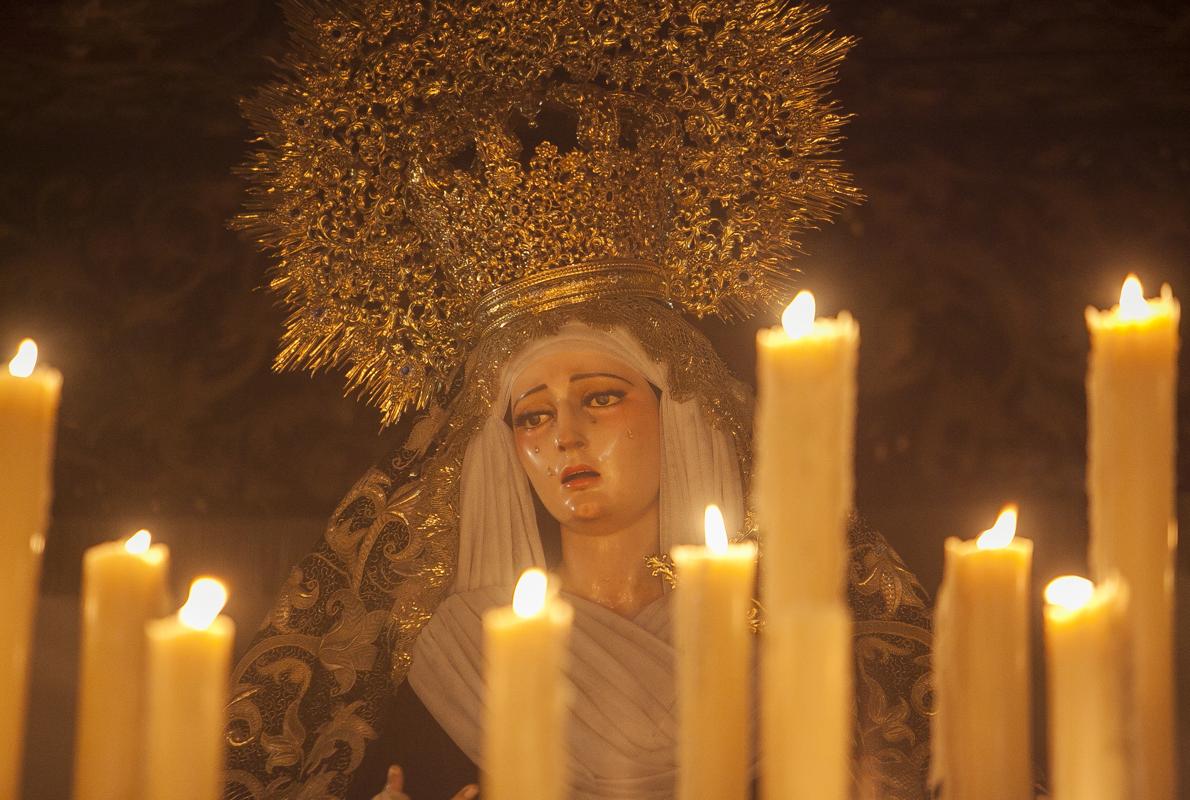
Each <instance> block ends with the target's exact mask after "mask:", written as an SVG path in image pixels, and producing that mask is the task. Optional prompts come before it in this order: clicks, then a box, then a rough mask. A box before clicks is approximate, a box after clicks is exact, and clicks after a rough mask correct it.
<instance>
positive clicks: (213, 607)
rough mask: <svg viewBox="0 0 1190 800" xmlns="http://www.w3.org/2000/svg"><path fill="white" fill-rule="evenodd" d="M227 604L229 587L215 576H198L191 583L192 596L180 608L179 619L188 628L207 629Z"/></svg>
mask: <svg viewBox="0 0 1190 800" xmlns="http://www.w3.org/2000/svg"><path fill="white" fill-rule="evenodd" d="M225 605H227V589H226V588H225V587H224V586H223V584H222V583H220V582H219V581H217V580H215V579H214V578H198V579H197V580H195V581H194V583H192V584H190V596H189V597H188V598H186V604H185V605H183V606H182V607H181V608H180V609H178V619H179V620H180V621H181V623H182V624H183V625H185V626H186V627H187V628H193V629H195V630H198V631H205V630H206V629H207V628H209V627H211V623H212V622H214V621H215V618H216V617H218V616H219V612H220V611H222V610H223V606H225Z"/></svg>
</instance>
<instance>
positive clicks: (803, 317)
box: [781, 289, 814, 339]
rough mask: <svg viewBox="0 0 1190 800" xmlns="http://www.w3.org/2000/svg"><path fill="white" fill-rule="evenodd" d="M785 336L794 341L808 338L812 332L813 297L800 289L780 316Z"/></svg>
mask: <svg viewBox="0 0 1190 800" xmlns="http://www.w3.org/2000/svg"><path fill="white" fill-rule="evenodd" d="M781 327H782V328H784V329H785V334H786V335H787V336H791V337H793V338H795V339H797V338H800V337H802V336H809V335H810V332H811V331H813V330H814V295H813V294H811V293H810V292H808V291H806V290H805V289H802V290H801V291H800V292H798V293H797V296H796V297H794V298H793V302H792V303H790V304H789V305H788V306H786V308H785V313H783V314H782V315H781Z"/></svg>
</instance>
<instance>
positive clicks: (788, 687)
mask: <svg viewBox="0 0 1190 800" xmlns="http://www.w3.org/2000/svg"><path fill="white" fill-rule="evenodd" d="M768 611H769V609H768V608H767V607H766V608H765V623H764V630H763V631H762V632H761V641H762V643H763V648H762V650H763V654H764V658H763V660H762V661H761V687H762V688H761V693H762V697H761V700H762V703H763V706H762V714H761V717H762V725H763V727H762V730H761V747H762V749H761V758H762V759H763V762H762V774H761V796H762V797H763V798H764V800H794V799H795V798H796V799H797V800H801V798H806V800H811V798H812V800H850V798H851V797H852V791H851V786H852V781H851V760H852V759H851V754H852V740H853V734H852V728H853V725H854V717H853V711H852V686H851V675H852V671H853V670H854V668H855V667H854V661H853V659H852V655H851V637H852V628H851V613H850V611H849V609H848V608H847V607H846V606H844V605H842V604H840V603H820V604H816V605H815V604H810V603H803V604H801V605H799V606H797V607H795V608H794V609H792V610H791V613H782V614H769V613H768Z"/></svg>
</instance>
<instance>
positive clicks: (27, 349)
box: [8, 339, 37, 378]
mask: <svg viewBox="0 0 1190 800" xmlns="http://www.w3.org/2000/svg"><path fill="white" fill-rule="evenodd" d="M36 366H37V342H35V341H33V340H32V339H25V340H23V341H22V342H21V344H20V346H19V347H17V354H16V356H15V357H14V358H13V359H12V361H9V362H8V372H9V374H10V375H12V376H13V377H15V378H28V377H29V376H30V375H32V374H33V369H34V367H36Z"/></svg>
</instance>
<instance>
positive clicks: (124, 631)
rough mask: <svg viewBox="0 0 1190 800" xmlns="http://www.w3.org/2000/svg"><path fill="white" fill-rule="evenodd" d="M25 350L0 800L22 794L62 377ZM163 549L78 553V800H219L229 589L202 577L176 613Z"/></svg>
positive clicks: (11, 424) (11, 388)
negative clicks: (169, 600) (168, 611)
mask: <svg viewBox="0 0 1190 800" xmlns="http://www.w3.org/2000/svg"><path fill="white" fill-rule="evenodd" d="M37 355H38V354H37V346H36V344H34V343H33V341H32V340H25V341H24V342H22V343H21V345H20V347H19V349H18V352H17V355H16V357H15V358H13V360H12V361H11V362H10V363H9V365H8V370H7V373H6V374H2V375H0V441H3V442H4V447H2V448H0V487H3V490H4V491H5V497H4V500H5V502H4V503H3V504H0V563H4V564H5V565H6V567H7V570H6V576H5V577H6V579H5V580H4V581H0V608H4V609H5V613H4V614H0V652H4V653H7V654H9V656H8V657H6V658H4V659H0V687H3V688H2V690H0V797H6V798H7V797H18V796H19V786H20V764H21V759H22V755H23V739H24V736H23V735H22V734H23V728H24V724H25V704H26V695H27V684H28V661H29V646H30V642H31V638H32V637H31V633H32V627H33V620H34V617H35V610H36V601H37V588H38V587H37V585H38V578H39V575H40V567H41V554H42V551H43V550H44V542H45V530H46V524H47V517H48V512H49V503H50V496H51V486H52V481H51V477H52V476H51V468H52V462H53V442H54V430H55V423H56V419H57V408H58V399H59V395H60V390H61V385H62V376H61V375H60V374H59V373H58V372H57V371H55V370H52V369H49V368H46V367H44V366H38V364H37ZM168 566H169V550H168V548H166V547H165V545H162V544H153V543H152V541H151V536H150V534H149V532H148V531H138V532H137V533H136V534H134V535H132V536H131V537H129V538H128V539H127V540H125V541H123V542H109V543H105V544H100V545H97V546H95V547H92V548H89V549H88V550H87V552H86V553H85V555H84V558H83V585H82V609H81V610H82V614H81V617H82V647H81V650H82V655H81V663H80V682H79V697H78V714H77V717H76V723H75V767H74V792H73V797H74V798H75V800H129V798H131V799H132V800H217V798H218V797H219V796H220V795H221V793H222V788H223V775H222V773H223V729H224V726H225V716H224V715H225V706H226V702H227V696H226V695H227V675H228V672H229V669H230V666H231V649H232V644H233V638H234V626H233V624H232V622H231V620H230V619H228V618H227V617H225V616H222V615H221V614H220V611H221V610H222V608H223V606H224V604H225V603H226V600H227V593H226V590H225V589H224V588H223V585H222V584H220V583H219V582H218V581H216V580H214V579H211V578H200V579H198V580H196V581H195V582H194V583H193V584H192V586H191V589H190V596H189V599H188V600H187V601H186V604H185V605H184V606H182V608H181V609H180V610H179V611H178V613H177V614H176V615H175V616H171V617H165V618H162V619H158V618H157V617H160V616H161V615H162V614H163V613H164V611H165V604H166V581H167V572H168Z"/></svg>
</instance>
